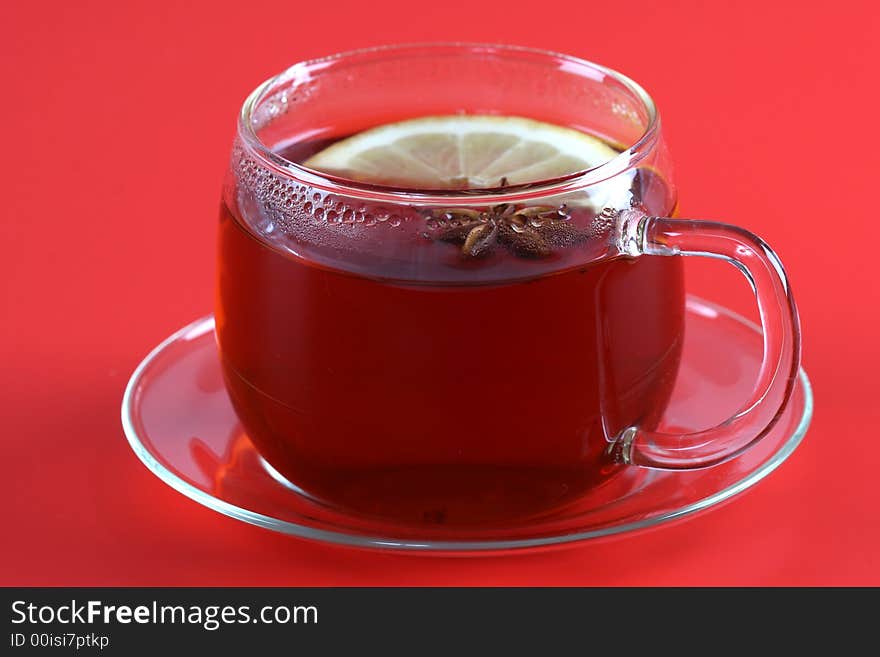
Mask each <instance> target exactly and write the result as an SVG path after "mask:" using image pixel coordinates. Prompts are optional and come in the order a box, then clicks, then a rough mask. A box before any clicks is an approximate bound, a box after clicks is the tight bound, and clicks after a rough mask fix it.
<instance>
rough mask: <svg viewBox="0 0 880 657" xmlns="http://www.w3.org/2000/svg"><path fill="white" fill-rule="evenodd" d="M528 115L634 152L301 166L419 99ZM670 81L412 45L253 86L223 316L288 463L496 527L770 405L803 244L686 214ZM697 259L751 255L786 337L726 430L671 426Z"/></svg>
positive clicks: (689, 459)
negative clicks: (435, 173) (399, 181)
mask: <svg viewBox="0 0 880 657" xmlns="http://www.w3.org/2000/svg"><path fill="white" fill-rule="evenodd" d="M454 114H497V115H514V116H521V117H528V118H531V119H536V120H539V121H542V122H546V123H551V124H556V125H560V126H566V127H572V128H576V129H578V130H581V131H585V132H588V133H591V134H594V135H599V136H601V137H602V138H603V139H604V140H605V141H606V142H607V143H609V144H611V145H613V146H614V147H615V150H617V151H619V153H618V154H617V155H616V156H615V157H613V158H612V159H610V161H607V162H605V163H604V164H601V165H599V166H596V167H594V168H591V169H588V170H584V171H577V172H574V173H572V174H570V175H566V176H564V177H560V178H555V179H551V180H538V181H531V182H529V183H527V184H516V185H511V184H508V182H507V181H506V180H504V179H499V180H498V182H497V184H494V183H493V184H490V185H489V186H484V187H483V188H479V189H414V188H412V187H407V186H395V185H394V184H393V181H391V183H387V184H386V183H383V184H375V183H366V182H359V181H357V180H354V179H351V178H346V177H344V176H343V175H332V174H329V173H322V172H319V171H316V170H314V169H311V168H308V167H306V166H304V165H303V164H302V162H303V161H304V160H305V159H306V158H308V157H309V155H311V154H312V153H314V152H316V151H318V150H320V149H322V148H323V147H325V146H326V145H327V144H329V143H332V142H333V141H335V140H337V139H340V138H343V137H346V136H348V135H352V134H355V133H358V132H360V131H362V130H365V129H368V128H371V127H373V126H376V125H380V124H385V123H391V122H395V121H400V120H404V119H410V118H414V117H423V116H433V115H454ZM676 209H677V192H676V188H675V186H674V183H673V180H672V177H671V171H670V161H669V156H668V153H667V150H666V147H665V145H664V142H663V139H662V136H661V131H660V119H659V116H658V114H657V111H656V109H655V107H654V103H653V101H652V100H651V98H650V97H649V96H648V94H647V93H646V92H645V91H644V90H643V89H642V88H641V87H640V86H639V85H638V84H636V83H635V82H633V81H632V80H630V79H628V78H627V77H625V76H623V75H621V74H619V73H616V72H614V71H611V70H609V69H607V68H604V67H602V66H599V65H596V64H593V63H590V62H587V61H584V60H580V59H576V58H574V57H569V56H567V55H560V54H556V53H550V52H542V51H536V50H530V49H524V48H515V47H508V46H497V45H467V44H436V45H404V46H394V47H386V48H374V49H369V50H362V51H357V52H350V53H345V54H341V55H335V56H332V57H328V58H324V59H319V60H313V61H308V62H303V63H299V64H296V65H294V66H292V67H291V68H289V69H288V70H287V71H285V72H283V73H281V74H280V75H278V76H276V77H274V78H272V79H270V80H268V81H267V82H265V83H264V84H262V85H261V86H260V87H258V88H257V89H256V90H255V91H254V92H253V93H252V94H251V95H250V96H249V97H248V99H247V100H246V101H245V103H244V106H243V108H242V111H241V115H240V118H239V122H238V130H237V134H236V136H235V142H234V146H233V154H232V160H231V166H230V169H229V173H228V176H227V180H226V184H225V187H224V203H223V208H222V211H221V219H220V228H219V235H220V237H219V247H220V248H219V284H218V288H217V301H216V313H215V314H216V331H217V339H218V344H219V347H220V353H221V358H222V365H223V371H224V376H225V380H226V384H227V389H228V391H229V394H230V397H231V399H232V402H233V405H234V407H235V409H236V411H237V413H238V415H239V417H240V419H241V422H242V424H243V426H244V428H245V429H246V431H247V433H248V435H249V436H250V438H251V440H252V441H253V443H254V445H255V447H256V448H257V450H258V451H259V452H260V454H261V455H262V457H263V458H264V460H265V461H266V462H267V464H268V466H269V467H271V468H272V469H274V470H275V471H277V472H276V474H278V475H280V476H283V477H284V478H285V479H286V480H287V481H288V482H290V484H291V485H292V486H294V487H295V488H296V489H297V490H298V491H299V492H300V493H301V494H305V495H308V496H310V497H312V498H314V499H316V500H318V501H320V502H322V503H323V504H326V505H328V506H331V507H333V508H336V509H340V510H344V511H348V512H353V513H357V514H361V515H363V516H365V517H379V518H383V519H385V520H391V521H395V522H401V523H406V524H424V523H431V524H442V525H447V526H449V527H452V528H454V527H457V526H461V527H463V526H474V525H480V526H492V525H493V524H499V523H501V524H503V523H506V522H510V521H511V520H512V519H516V520H518V521H519V520H522V519H528V518H529V517H533V516H537V515H539V514H545V513H547V512H548V511H551V510H558V509H559V508H562V507H564V505H565V504H567V503H570V502H572V501H574V500H577V499H583V496H584V495H586V494H588V493H590V492H591V491H594V490H597V489H600V488H602V487H603V486H605V485H606V484H607V483H608V482H609V481H611V480H613V479H614V477H615V475H616V474H617V473H620V472H621V471H622V470H623V469H625V468H632V467H643V468H664V469H690V468H704V467H708V466H712V465H715V464H718V463H721V462H724V461H727V460H728V459H731V458H734V457H736V456H737V455H738V454H740V453H741V452H743V450H746V449H748V448H749V446H751V445H753V444H754V443H755V442H756V441H758V440H760V439H761V438H762V437H763V436H764V435H765V434H766V433H767V432H768V431H769V430H770V428H771V427H772V426H773V424H774V423H775V422H776V420H777V418H778V417H779V415H780V411H781V409H782V408H783V407H784V405H785V404H786V402H787V400H788V399H789V396H790V395H791V392H792V389H793V385H794V382H795V376H796V373H797V371H798V366H799V356H800V334H799V325H798V317H797V310H796V308H795V304H794V301H793V299H792V295H791V289H790V285H789V283H788V280H787V279H786V276H785V272H784V270H783V268H782V265H781V263H780V261H779V259H778V258H777V256H776V255H775V254H774V253H773V251H772V250H771V249H770V247H769V246H767V244H765V243H764V242H763V241H762V240H761V239H760V238H758V237H756V236H755V235H753V234H752V233H750V232H748V231H746V230H743V229H741V228H737V227H735V226H730V225H726V224H722V223H717V222H710V221H694V220H689V219H682V218H676ZM682 256H704V257H711V258H718V259H720V260H724V261H727V262H729V263H731V264H733V265H734V266H736V267H737V268H738V269H739V270H740V271H741V272H742V273H743V274H744V275H745V276H746V278H747V279H748V282H749V284H750V285H751V286H752V289H753V290H754V292H755V298H756V300H757V304H758V309H759V311H760V317H761V323H762V326H763V333H764V358H763V364H762V366H761V368H760V372H759V373H758V376H757V380H756V381H755V384H754V387H753V390H752V393H751V394H750V395H749V397H748V398H747V399H745V400H743V402H742V405H741V407H740V410H739V411H738V412H737V413H735V414H734V415H733V416H732V417H730V418H729V419H727V420H726V421H724V422H722V423H721V424H719V425H718V426H715V427H711V428H707V429H706V430H705V431H700V432H698V433H692V434H673V433H662V432H660V431H658V430H657V427H658V425H659V424H660V421H661V419H662V417H663V413H664V410H665V406H666V404H667V402H668V400H669V396H670V394H671V391H672V386H673V384H674V382H675V377H676V372H677V369H678V365H679V360H680V357H681V346H682V334H683V322H684V296H685V294H684V283H683V276H682Z"/></svg>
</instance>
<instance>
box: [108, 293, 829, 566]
mask: <svg viewBox="0 0 880 657" xmlns="http://www.w3.org/2000/svg"><path fill="white" fill-rule="evenodd" d="M686 318H687V319H686V331H685V345H684V356H683V359H682V364H681V370H680V372H679V376H678V380H677V383H676V386H675V390H674V392H673V395H672V401H671V402H670V405H669V408H668V411H667V414H666V419H665V420H664V424H663V426H662V427H661V429H666V430H677V431H694V430H697V429H702V428H706V427H709V426H712V425H713V424H715V423H717V422H719V421H721V420H723V419H725V418H726V417H729V416H730V415H731V414H732V413H733V412H734V411H735V410H736V407H737V405H738V403H739V402H740V401H741V400H743V399H745V398H746V396H747V394H748V392H749V388H750V386H751V384H752V383H753V381H754V379H755V374H756V372H757V370H758V366H759V364H760V361H761V353H762V348H763V345H762V336H761V333H760V330H759V329H758V327H757V326H755V325H754V324H752V323H751V322H749V321H748V320H746V319H744V318H742V317H740V316H738V315H736V314H734V313H732V312H731V311H729V310H726V309H725V308H723V307H721V306H718V305H715V304H712V303H709V302H707V301H703V300H701V299H697V298H695V297H689V298H688V301H687V313H686ZM213 329H214V319H213V317H211V316H208V317H204V318H202V319H199V320H197V321H195V322H193V323H192V324H190V325H189V326H187V327H185V328H183V329H181V330H180V331H178V332H177V333H175V334H174V335H172V336H171V337H169V338H168V339H167V340H165V341H164V342H162V344H160V345H159V346H157V347H156V348H155V349H154V350H153V351H152V352H151V353H150V354H149V355H148V356H147V357H146V358H145V359H144V360H143V362H142V363H141V364H140V365H139V366H138V368H137V369H136V370H135V372H134V374H133V375H132V377H131V380H130V381H129V383H128V387H127V388H126V391H125V396H124V398H123V401H122V424H123V427H124V429H125V434H126V436H127V437H128V441H129V443H130V444H131V446H132V449H134V451H135V454H137V455H138V457H139V458H140V459H141V461H143V463H144V464H145V465H146V466H147V468H149V469H150V470H151V471H152V472H153V473H154V474H155V475H156V476H157V477H159V478H160V479H161V480H162V481H164V482H165V483H166V484H168V485H169V486H171V487H172V488H174V489H175V490H177V491H179V492H181V493H183V494H184V495H186V496H187V497H190V498H192V499H194V500H195V501H197V502H199V503H200V504H204V505H205V506H207V507H209V508H211V509H214V510H215V511H219V512H220V513H222V514H225V515H228V516H231V517H233V518H237V519H238V520H243V521H245V522H248V523H251V524H254V525H258V526H260V527H265V528H267V529H272V530H275V531H279V532H283V533H286V534H292V535H294V536H300V537H303V538H308V539H314V540H320V541H327V542H331V543H340V544H345V545H350V546H359V547H367V548H381V549H397V550H411V551H422V552H486V551H489V552H491V551H507V550H514V549H525V548H532V549H534V548H541V547H548V546H553V545H559V544H563V543H568V542H572V541H583V540H587V539H596V538H600V537H606V536H612V535H616V534H622V533H624V532H633V531H637V530H641V529H646V528H649V527H654V526H657V525H660V524H662V523H667V522H670V521H673V520H677V519H681V518H684V517H686V516H691V515H693V514H695V513H697V512H699V511H703V510H705V509H708V508H710V507H714V506H717V505H719V504H720V503H721V502H724V501H726V500H729V499H731V498H732V497H733V496H735V495H737V494H739V493H741V492H743V491H744V490H746V489H748V488H750V487H751V486H753V485H755V484H756V483H757V482H758V481H760V480H761V479H763V478H764V477H766V476H767V475H768V474H770V473H771V472H772V471H773V470H775V469H776V468H777V467H779V465H780V464H781V463H782V462H783V461H784V460H785V459H786V458H788V456H789V455H791V453H792V452H793V451H794V450H795V448H796V447H797V446H798V445H799V444H800V442H801V439H802V438H803V436H804V433H805V432H806V430H807V427H808V426H809V423H810V418H811V416H812V410H813V396H812V393H811V390H810V383H809V381H808V379H807V375H806V373H805V372H804V371H803V370H801V371H800V376H799V381H798V384H797V386H796V388H795V391H794V394H793V396H792V399H791V401H790V403H789V404H788V406H787V407H786V408H785V410H784V412H783V413H782V416H781V418H780V419H779V421H778V423H777V424H776V426H775V427H774V429H773V430H772V431H771V432H770V433H769V434H768V435H767V436H766V437H765V438H764V439H763V440H761V441H760V442H759V443H758V444H757V445H755V446H754V447H752V448H751V449H750V450H748V451H747V452H746V453H744V454H743V455H741V456H740V457H738V458H736V459H734V460H732V461H729V462H727V463H724V464H722V465H718V466H715V467H713V468H706V469H703V470H693V471H683V472H671V471H660V470H648V469H644V468H638V467H628V468H622V469H621V470H620V472H619V474H617V475H615V476H613V477H611V479H610V480H609V481H608V482H606V484H604V485H603V486H601V487H599V489H598V490H596V491H594V492H591V493H588V494H586V495H584V496H583V497H581V498H580V499H578V500H575V501H574V502H571V503H569V504H567V505H566V506H564V507H560V508H558V509H554V510H553V511H552V512H547V513H545V514H543V515H541V516H539V517H534V516H533V517H530V518H528V519H526V520H523V521H520V522H511V523H509V524H507V525H504V526H498V525H493V526H492V527H467V528H448V527H443V526H442V525H436V524H432V525H425V526H421V525H419V526H414V525H403V524H395V523H393V522H390V521H385V520H380V519H375V518H367V517H358V516H356V515H353V514H346V513H344V512H340V511H338V510H335V509H331V508H328V507H326V506H324V505H322V504H320V503H318V502H316V501H314V500H312V499H310V498H309V497H306V496H305V495H303V494H300V493H299V492H298V489H297V488H296V486H294V485H293V484H292V483H290V482H288V481H286V480H285V479H284V478H283V477H281V475H279V474H278V473H277V472H275V471H274V470H273V469H272V468H271V467H270V466H269V465H268V464H267V463H265V462H264V461H263V460H262V459H261V458H260V456H259V454H258V453H257V452H256V451H255V450H254V447H253V445H252V444H251V442H250V440H249V438H248V437H247V435H246V434H245V433H244V431H243V429H242V428H241V426H240V425H239V423H238V420H237V418H236V416H235V412H234V411H233V409H232V406H231V404H230V402H229V398H228V397H227V394H226V390H225V388H224V385H223V377H222V375H221V372H220V364H219V361H218V354H217V345H216V342H215V340H214V331H213Z"/></svg>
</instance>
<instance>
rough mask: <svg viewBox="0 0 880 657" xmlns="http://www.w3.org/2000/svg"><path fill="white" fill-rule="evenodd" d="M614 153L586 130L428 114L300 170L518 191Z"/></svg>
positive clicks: (330, 151) (331, 150)
mask: <svg viewBox="0 0 880 657" xmlns="http://www.w3.org/2000/svg"><path fill="white" fill-rule="evenodd" d="M617 154H618V153H617V151H615V150H614V149H613V148H611V147H610V146H608V145H607V144H606V143H605V142H603V141H601V140H600V139H597V138H596V137H591V136H590V135H587V134H585V133H583V132H579V131H577V130H572V129H570V128H563V127H560V126H557V125H552V124H550V123H542V122H540V121H535V120H532V119H526V118H522V117H517V116H491V115H458V116H428V117H422V118H418V119H410V120H408V121H400V122H399V123H389V124H387V125H381V126H378V127H376V128H371V129H369V130H365V131H364V132H360V133H358V134H356V135H354V136H353V137H349V138H348V139H343V140H342V141H338V142H336V143H335V144H333V145H332V146H329V147H328V148H326V149H324V150H323V151H321V152H319V153H317V154H316V155H313V156H312V157H311V158H309V159H308V160H306V161H305V162H304V163H303V164H304V165H305V166H307V167H310V168H312V169H317V170H318V171H323V172H325V173H330V174H333V175H337V176H341V177H345V178H350V179H352V180H359V181H361V182H369V183H373V184H381V185H392V186H395V187H413V188H417V189H461V188H469V189H479V188H491V187H503V186H507V185H519V184H523V183H529V182H535V181H539V180H547V179H550V178H558V177H560V176H564V175H567V174H571V173H575V172H577V171H582V170H584V169H591V168H593V167H595V166H598V165H600V164H602V163H604V162H607V161H608V160H610V159H611V158H613V157H614V156H616V155H617Z"/></svg>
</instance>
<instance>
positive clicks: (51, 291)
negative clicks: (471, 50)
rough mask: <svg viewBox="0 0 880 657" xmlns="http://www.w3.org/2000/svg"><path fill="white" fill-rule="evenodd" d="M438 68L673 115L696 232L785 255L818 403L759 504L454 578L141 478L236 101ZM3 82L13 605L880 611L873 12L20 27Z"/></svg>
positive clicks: (478, 15)
mask: <svg viewBox="0 0 880 657" xmlns="http://www.w3.org/2000/svg"><path fill="white" fill-rule="evenodd" d="M426 40H479V41H504V42H510V43H518V44H522V45H528V46H537V47H546V48H551V49H555V50H561V51H564V52H569V53H572V54H574V55H579V56H582V57H586V58H588V59H592V60H594V61H598V62H600V63H603V64H605V65H608V66H611V67H613V68H616V69H618V70H620V71H623V72H625V73H627V74H628V75H630V76H632V77H634V78H635V79H636V80H638V81H640V82H641V83H642V84H644V85H645V86H646V87H647V89H648V90H649V91H650V92H651V93H652V94H653V95H654V97H655V99H656V100H657V102H658V104H659V106H660V108H661V112H662V113H663V117H664V122H665V129H666V135H667V138H668V142H669V145H670V147H671V149H672V152H673V155H674V157H675V160H676V163H677V178H678V184H679V187H680V189H681V190H682V210H683V214H684V216H690V217H705V218H717V219H721V220H726V221H730V222H733V223H738V224H741V225H744V226H746V227H748V228H750V229H752V230H754V231H756V232H758V233H760V234H762V235H763V236H764V237H765V238H766V239H767V240H768V241H769V242H770V243H771V244H773V245H774V246H775V247H776V248H777V250H778V251H779V253H780V254H781V256H782V257H783V260H784V261H785V263H786V265H787V267H788V271H789V273H790V275H791V277H792V280H793V281H794V284H795V288H794V289H795V293H796V296H797V299H798V301H799V304H800V308H801V312H802V320H803V326H804V345H805V351H804V354H805V358H804V363H805V366H806V368H807V371H808V373H809V374H810V376H811V378H812V380H813V383H814V386H815V393H816V399H817V403H816V413H815V418H814V422H813V426H812V428H811V429H810V431H809V433H808V434H807V438H806V440H805V442H804V444H803V445H802V447H801V448H800V449H799V450H798V451H797V452H796V453H795V454H794V455H793V456H792V457H791V459H790V460H789V461H788V462H786V463H785V464H784V465H783V466H782V467H781V468H780V469H779V470H778V471H777V472H775V473H774V474H773V475H772V476H771V477H770V478H769V479H768V480H766V481H764V482H762V483H761V484H759V485H758V487H757V488H756V489H755V490H753V491H750V492H749V493H747V494H746V495H745V496H743V497H741V498H739V499H738V500H737V501H735V502H734V503H732V504H729V505H727V506H725V507H723V508H721V509H719V510H716V511H714V512H710V513H707V514H704V515H702V516H700V517H697V518H695V519H692V520H690V521H688V522H685V523H681V524H678V525H676V526H672V527H667V528H664V529H661V530H657V531H653V532H649V533H646V534H642V535H638V536H633V537H628V538H624V539H619V540H614V541H609V542H604V543H598V544H585V545H580V546H576V547H571V548H568V549H564V550H562V551H557V552H551V553H543V554H535V555H518V556H512V557H503V558H478V559H445V558H428V557H417V556H407V555H397V554H378V553H368V552H358V551H354V550H350V549H343V548H333V547H327V546H324V545H319V544H314V543H309V542H305V541H301V540H297V539H293V538H289V537H285V536H281V535H276V534H273V533H271V532H268V531H264V530H261V529H257V528H255V527H251V526H248V525H245V524H242V523H240V522H237V521H234V520H231V519H228V518H225V517H222V516H220V515H218V514H216V513H214V512H213V511H209V510H207V509H205V508H202V507H201V506H199V505H197V504H196V503H194V502H192V501H190V500H188V499H185V498H184V497H182V496H180V495H178V494H177V493H175V492H174V491H172V490H171V489H170V488H168V487H167V486H165V485H164V484H162V483H161V482H159V481H158V480H157V479H156V478H155V477H154V476H153V475H151V474H150V473H149V472H147V470H146V469H145V468H144V467H143V466H142V465H141V464H140V463H139V462H138V461H137V459H136V458H135V456H134V455H133V454H132V452H131V450H130V449H129V447H128V445H127V444H126V441H125V439H124V437H123V434H122V430H121V428H120V424H119V419H118V417H119V410H118V409H119V403H120V399H121V396H122V391H123V388H124V386H125V382H126V380H127V378H128V376H129V374H130V373H131V371H132V370H133V368H134V367H135V365H136V364H137V363H138V361H139V360H140V359H141V358H142V357H143V356H144V355H145V354H146V353H147V351H149V349H150V348H152V347H153V346H154V345H155V344H156V343H158V342H159V341H160V340H162V339H163V338H165V337H166V336H167V335H168V334H170V333H171V332H173V331H174V330H176V329H177V328H179V327H180V326H182V325H183V324H186V323H188V322H189V321H190V320H192V319H193V318H195V317H197V316H200V315H202V314H204V313H206V312H208V311H210V309H211V302H212V284H213V270H214V262H213V257H214V229H215V221H216V211H217V203H218V198H219V196H218V195H219V191H220V183H221V179H222V176H223V173H224V167H225V165H226V163H227V157H228V149H229V145H230V140H231V137H232V130H233V123H234V117H235V116H236V112H237V111H238V108H239V106H240V104H241V101H242V100H243V98H244V96H245V95H246V94H247V93H248V92H249V91H250V90H251V89H252V88H253V87H254V86H256V85H257V84H258V83H259V82H260V81H262V80H263V79H264V78H266V77H268V76H270V75H272V74H274V73H276V72H278V71H280V70H282V69H283V68H285V67H286V66H287V65H289V64H291V63H293V62H294V61H298V60H301V59H303V58H310V57H315V56H319V55H324V54H328V53H331V52H334V51H338V50H344V49H350V48H354V47H361V46H368V45H375V44H380V43H385V42H400V41H407V42H410V41H426ZM0 58H2V59H0V62H2V77H0V85H2V89H3V102H2V108H0V118H2V124H0V125H2V131H3V138H2V141H0V144H2V153H0V181H2V206H3V215H2V224H0V235H2V258H0V274H2V276H0V281H2V283H0V286H2V288H0V289H2V310H3V313H2V321H0V386H2V388H0V395H2V397H0V418H2V430H3V438H2V441H3V442H2V445H3V449H2V458H0V482H2V483H0V486H2V493H3V499H4V501H5V504H4V507H5V508H4V525H5V532H4V534H5V538H4V540H3V542H2V551H3V552H2V556H3V558H2V560H0V584H29V585H67V584H81V585H89V584H91V585H101V584H103V585H134V584H141V585H197V584H202V585H244V584H254V585H275V584H278V585H282V584H283V585H373V584H442V585H446V584H449V585H454V584H548V585H557V584H627V585H629V584H767V585H777V584H874V585H878V584H880V558H878V552H880V511H878V509H880V488H878V483H877V478H876V473H877V470H876V468H878V467H880V441H878V440H877V425H878V422H880V403H878V401H877V399H876V394H877V392H878V391H877V385H876V383H875V381H876V380H877V379H876V376H877V375H876V374H875V371H876V370H877V368H878V367H880V354H878V346H877V327H876V324H877V320H878V318H880V310H878V308H880V304H878V301H880V299H878V294H877V285H876V281H875V277H876V276H877V274H878V268H877V264H876V263H877V260H878V257H877V256H876V255H875V254H872V253H871V251H872V249H873V246H874V240H873V237H872V229H873V225H872V224H873V223H874V222H876V221H877V209H876V208H877V188H878V187H877V173H878V152H880V131H878V129H877V115H878V110H877V102H878V99H880V94H878V91H877V87H876V84H877V70H878V63H880V10H878V9H877V4H876V3H873V2H860V3H855V2H842V1H837V2H829V3H824V2H823V3H819V2H809V3H790V6H789V3H773V2H767V1H766V0H760V1H755V2H739V3H711V2H705V1H703V0H695V1H689V2H680V1H679V2H655V1H635V0H628V1H627V2H592V3H589V2H582V1H580V0H577V1H565V2H556V3H531V4H530V5H529V6H525V7H524V6H522V4H520V3H517V2H512V1H510V0H507V1H505V2H500V1H497V0H492V1H489V2H475V1H474V0H447V1H446V2H443V3H414V2H392V1H389V0H382V1H376V2H362V1H360V0H358V1H354V0H335V1H331V2H313V3H304V2H302V3H297V2H291V1H290V0H286V1H281V2H268V1H266V0H249V1H248V2H236V3H228V5H226V6H224V4H222V3H218V2H207V1H206V2H173V3H172V2H155V1H154V2H128V3H121V2H113V1H108V2H77V3H66V2H55V3H39V2H26V1H24V0H21V1H13V2H11V3H10V2H5V3H4V4H3V7H2V9H0ZM692 269H693V268H692ZM721 269H722V268H721V266H720V265H712V264H710V265H708V266H707V267H706V268H703V267H702V265H700V267H699V276H695V275H692V276H691V278H690V281H691V283H690V284H691V286H692V289H694V290H696V291H698V292H701V293H702V294H703V295H704V296H707V297H709V298H712V299H718V300H725V301H727V302H728V303H729V304H731V305H734V306H735V307H739V306H743V305H745V304H746V302H747V296H746V294H747V290H746V289H745V287H746V286H745V285H744V283H743V282H741V280H739V279H737V278H736V276H735V273H729V272H727V271H721ZM731 269H732V268H731ZM691 273H693V271H692V272H691Z"/></svg>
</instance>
